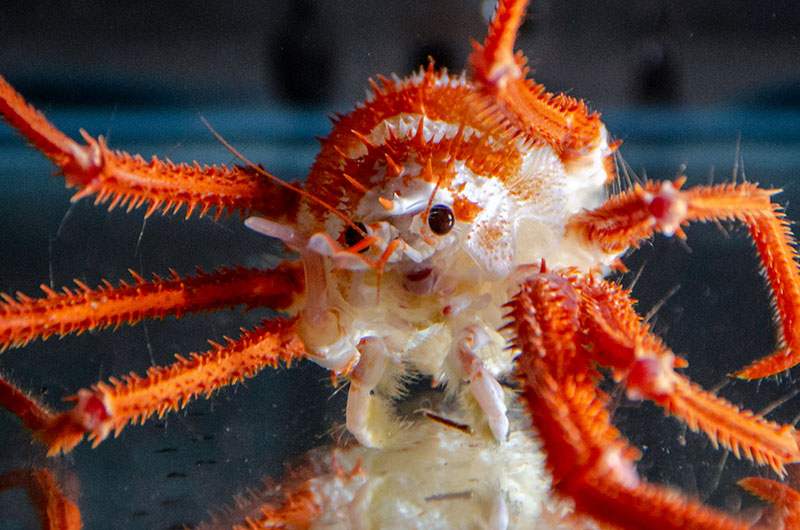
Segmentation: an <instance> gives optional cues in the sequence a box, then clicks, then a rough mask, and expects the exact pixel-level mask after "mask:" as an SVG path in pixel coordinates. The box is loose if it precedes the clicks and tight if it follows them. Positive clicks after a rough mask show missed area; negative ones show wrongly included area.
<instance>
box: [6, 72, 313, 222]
mask: <svg viewBox="0 0 800 530" xmlns="http://www.w3.org/2000/svg"><path fill="white" fill-rule="evenodd" d="M0 115H2V116H3V117H4V119H5V121H7V122H8V124H9V125H11V126H13V127H15V128H16V129H18V130H19V132H20V134H22V136H24V137H25V139H27V140H28V142H30V143H31V145H33V146H34V147H36V148H37V149H39V150H40V151H41V152H42V153H43V154H44V155H45V156H46V157H47V158H48V159H50V160H51V161H52V162H53V164H55V165H56V167H58V168H59V170H60V171H61V173H63V174H64V176H65V177H66V180H67V186H69V187H78V188H80V189H79V191H78V193H76V194H75V195H74V196H73V197H72V200H73V201H76V200H78V199H81V198H83V197H87V196H90V195H93V194H97V197H96V199H95V203H105V202H108V201H111V203H110V205H109V208H114V207H116V206H118V205H126V204H127V207H128V209H129V210H130V209H132V208H136V207H138V206H140V205H142V204H144V203H147V205H148V207H147V214H146V215H151V214H152V213H153V212H155V211H157V210H159V209H160V208H162V207H163V213H167V212H169V210H170V209H173V211H177V210H178V209H179V208H180V207H181V206H183V205H186V217H189V216H190V215H191V214H192V212H193V211H194V210H195V209H197V208H199V209H200V212H201V215H202V214H205V213H206V212H208V211H209V210H210V209H211V208H216V209H217V210H216V216H217V217H219V216H220V215H221V214H222V212H223V210H227V211H228V212H231V211H233V210H238V211H239V212H240V213H241V214H242V215H245V214H246V213H247V212H248V211H256V212H259V213H261V214H263V215H266V216H269V217H270V218H272V219H277V218H280V217H282V216H284V215H291V214H292V213H293V212H296V208H297V206H298V204H299V203H298V201H299V195H298V194H297V193H296V192H294V191H292V190H290V189H288V188H286V187H285V186H282V185H280V184H278V183H276V182H275V180H277V179H275V178H274V177H271V176H268V175H266V176H265V174H264V173H260V172H258V171H256V170H251V169H245V168H240V167H232V168H228V167H225V166H220V167H217V166H212V167H208V166H204V167H200V166H199V165H198V164H197V163H195V164H193V165H189V164H174V163H172V162H171V161H169V160H167V161H161V160H158V159H157V158H155V157H153V159H152V160H150V161H149V162H148V161H146V160H144V159H143V158H142V157H140V156H138V155H137V156H131V155H129V154H128V153H125V152H120V151H112V150H111V149H109V148H108V147H107V146H106V144H105V141H104V140H103V138H102V137H99V138H97V139H94V138H92V137H90V136H89V135H88V134H87V133H86V132H85V131H81V134H82V135H83V138H84V140H85V141H86V144H85V145H81V144H79V143H77V142H75V141H73V140H72V139H70V138H69V137H67V136H66V135H65V134H64V133H62V132H61V131H59V130H58V129H56V128H55V127H54V126H53V125H52V124H51V123H50V122H48V121H47V119H45V117H44V115H43V114H42V113H41V112H38V111H37V110H36V109H34V108H33V107H31V106H30V105H28V104H27V103H25V100H24V99H23V98H22V96H21V95H20V94H19V93H17V92H16V91H15V90H14V89H13V88H12V87H11V85H9V84H8V83H7V82H6V80H5V79H3V78H2V77H0Z"/></svg>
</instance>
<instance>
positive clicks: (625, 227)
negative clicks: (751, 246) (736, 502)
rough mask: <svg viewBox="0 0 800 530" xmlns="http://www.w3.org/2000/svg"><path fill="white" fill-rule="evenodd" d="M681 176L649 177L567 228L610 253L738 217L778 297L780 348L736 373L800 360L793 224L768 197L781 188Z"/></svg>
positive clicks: (771, 369) (777, 368)
mask: <svg viewBox="0 0 800 530" xmlns="http://www.w3.org/2000/svg"><path fill="white" fill-rule="evenodd" d="M682 184H683V179H680V180H678V181H676V182H675V183H674V184H673V183H672V182H669V181H667V182H654V181H651V182H648V183H647V184H646V185H644V186H639V185H636V186H634V187H633V188H632V189H630V190H628V191H627V192H625V193H622V194H620V195H618V196H615V197H612V198H611V199H609V200H608V201H607V202H606V203H605V204H604V205H603V206H601V207H599V208H597V209H596V210H592V211H587V212H583V213H580V214H577V215H575V216H574V217H573V218H572V220H571V221H570V224H569V228H568V230H571V231H575V232H578V233H580V234H581V235H582V236H583V237H584V239H585V241H586V242H587V244H589V245H594V246H596V247H598V248H600V249H602V250H604V251H606V252H611V253H614V252H622V251H624V250H625V249H626V248H629V247H631V246H637V245H638V244H639V243H641V242H642V241H643V240H644V239H646V238H648V237H650V236H651V235H652V234H653V233H654V232H656V231H660V232H663V233H665V234H666V235H672V234H677V235H679V236H681V237H683V236H684V234H683V231H682V230H681V227H682V226H684V225H686V224H688V223H689V222H692V221H701V222H706V221H727V220H737V221H741V222H743V223H745V224H746V225H747V228H748V229H749V231H750V234H751V235H752V237H753V240H754V241H755V244H756V248H757V249H758V253H759V255H760V257H761V261H762V263H763V266H764V275H765V276H766V278H767V281H768V282H769V284H770V290H771V292H772V293H774V294H773V296H774V297H775V307H776V309H777V315H778V318H779V321H780V322H779V324H780V328H779V334H780V336H779V344H780V346H779V348H778V351H777V352H775V353H774V354H772V355H770V356H768V357H766V358H764V359H761V360H760V361H757V362H755V363H754V364H752V365H750V366H749V367H747V368H745V369H743V370H741V371H739V372H737V373H736V374H735V375H736V376H738V377H742V378H746V379H756V378H761V377H767V376H769V375H774V374H777V373H779V372H782V371H784V370H788V369H789V368H791V367H792V366H795V365H797V364H798V363H800V329H798V325H800V275H798V270H797V262H796V259H797V251H796V250H795V240H794V237H793V236H792V232H791V229H790V227H789V223H788V221H787V219H786V216H785V215H784V213H783V211H782V210H781V208H780V206H778V205H776V204H774V203H772V202H771V201H770V196H771V195H773V194H775V193H777V192H778V191H779V190H764V189H761V188H759V187H758V186H757V185H756V184H754V183H749V182H746V183H742V184H723V185H717V186H711V187H706V186H699V187H696V188H692V189H689V190H682V189H681V185H682Z"/></svg>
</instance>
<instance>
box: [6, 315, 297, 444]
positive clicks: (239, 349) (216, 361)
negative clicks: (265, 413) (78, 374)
mask: <svg viewBox="0 0 800 530" xmlns="http://www.w3.org/2000/svg"><path fill="white" fill-rule="evenodd" d="M295 322H296V319H292V320H274V321H270V320H265V321H264V322H263V323H262V324H261V327H260V328H258V329H256V330H255V331H248V332H245V333H243V334H242V335H241V336H240V337H239V338H238V339H237V340H235V341H234V340H232V339H227V340H228V344H227V345H225V346H222V345H219V344H214V343H212V345H213V348H212V349H210V350H208V351H207V352H205V353H203V354H196V353H193V354H191V356H190V357H189V358H188V359H186V358H184V357H181V356H176V357H177V361H176V362H174V363H173V364H172V365H169V366H164V367H152V368H150V369H149V370H147V376H146V377H140V376H137V375H136V374H134V373H131V374H130V375H128V376H124V377H123V378H122V380H119V379H116V378H112V379H110V381H109V382H108V383H103V382H101V383H98V384H96V385H94V386H93V387H92V388H91V389H83V390H80V391H78V393H77V394H76V395H74V396H71V397H69V398H67V400H68V401H73V402H74V403H75V406H74V407H73V409H72V410H69V411H67V412H63V413H60V414H51V413H49V412H48V411H46V410H44V409H42V408H41V407H39V405H38V404H36V403H35V402H34V401H33V400H31V399H30V398H28V397H27V396H25V395H24V394H23V393H22V392H21V391H19V390H18V389H17V388H16V387H14V386H13V385H11V384H10V383H8V382H6V381H4V380H2V378H0V405H2V406H4V407H6V408H7V409H9V410H11V411H12V412H14V413H15V414H16V415H18V416H19V417H20V418H21V420H22V422H23V425H25V426H26V427H28V428H29V429H31V430H32V431H33V432H34V436H35V437H36V438H37V439H39V440H41V441H42V442H43V443H44V444H45V445H47V446H48V448H49V450H48V454H50V455H52V454H55V453H58V452H60V451H69V450H71V449H72V448H73V447H74V446H75V445H77V444H78V443H79V442H80V441H81V440H82V439H83V435H84V434H86V433H88V435H89V439H90V440H93V442H94V443H93V445H94V446H96V445H97V444H99V443H100V442H101V441H102V440H103V439H105V438H106V437H107V436H108V435H109V434H110V433H111V431H112V430H113V431H114V433H115V435H117V434H118V433H119V431H121V430H122V428H123V427H125V425H127V423H128V422H134V423H135V422H137V421H138V422H144V421H145V420H146V419H147V418H148V417H150V416H152V415H153V414H158V415H159V417H161V416H163V415H164V413H166V412H167V411H170V410H177V409H179V408H182V407H184V406H185V405H186V404H187V403H188V402H189V401H191V400H192V399H194V398H195V397H197V395H199V394H205V395H206V396H208V395H210V394H211V393H212V392H214V390H217V389H218V388H221V387H223V386H226V385H230V384H234V383H236V382H238V381H242V380H243V379H244V378H245V377H252V376H254V375H255V374H257V373H258V372H259V371H260V370H261V369H263V368H264V367H266V366H272V367H275V366H277V364H278V362H279V361H282V362H284V363H286V364H289V363H291V361H292V360H293V359H295V358H302V357H304V355H305V348H304V346H303V344H302V343H301V342H300V339H298V338H297V334H296V332H295Z"/></svg>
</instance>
